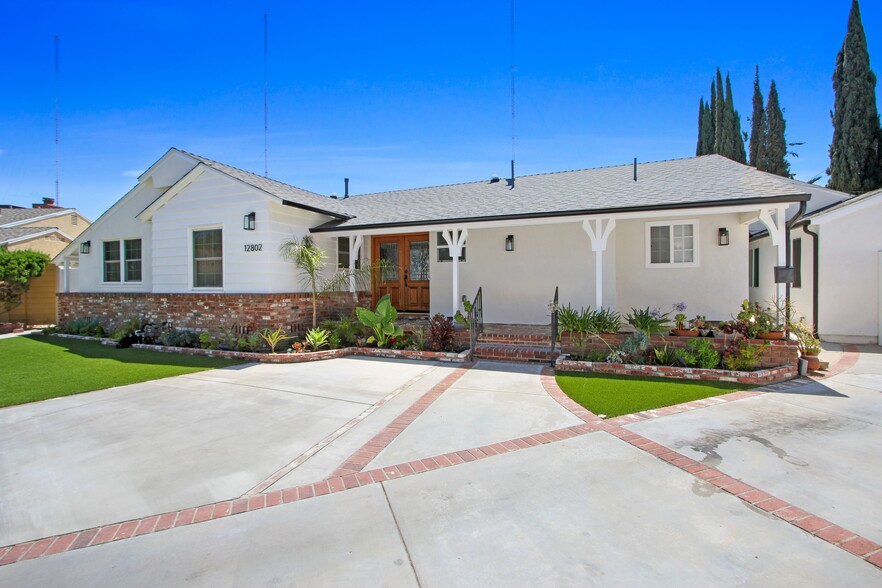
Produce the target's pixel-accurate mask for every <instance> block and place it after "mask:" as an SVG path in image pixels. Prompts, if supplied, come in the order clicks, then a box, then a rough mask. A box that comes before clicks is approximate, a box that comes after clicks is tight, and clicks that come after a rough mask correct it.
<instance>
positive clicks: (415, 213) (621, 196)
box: [314, 155, 809, 232]
mask: <svg viewBox="0 0 882 588" xmlns="http://www.w3.org/2000/svg"><path fill="white" fill-rule="evenodd" d="M808 198H809V194H808V192H807V191H806V190H805V189H803V187H802V186H798V185H794V184H792V183H790V182H788V181H785V180H784V178H781V177H778V176H775V175H772V174H768V173H765V172H761V171H758V170H756V169H755V168H752V167H749V166H746V165H743V164H740V163H737V162H735V161H732V160H730V159H726V158H725V157H722V156H720V155H704V156H701V157H690V158H687V159H674V160H668V161H658V162H652V163H642V164H639V165H638V166H637V181H636V182H635V181H634V170H633V165H620V166H613V167H605V168H596V169H586V170H578V171H568V172H557V173H549V174H538V175H532V176H520V177H517V178H516V181H515V187H514V188H509V186H508V185H507V184H506V182H505V180H502V181H499V182H495V183H491V182H489V181H483V182H472V183H466V184H452V185H448V186H435V187H431V188H417V189H413V190H397V191H392V192H381V193H377V194H366V195H361V196H353V197H351V198H349V199H347V200H342V201H341V204H343V205H344V206H345V209H346V211H347V212H348V213H349V214H351V215H353V217H354V218H351V219H349V220H345V221H332V222H329V223H326V224H325V225H322V226H320V227H317V228H316V229H314V231H316V232H322V231H339V230H343V229H355V228H379V227H393V226H399V225H400V226H406V225H429V224H439V223H444V222H477V221H483V220H507V219H513V218H534V217H535V218H542V217H555V216H569V215H578V214H597V213H614V212H625V211H643V210H646V211H651V210H664V209H672V208H699V207H709V206H727V205H739V204H754V203H774V202H781V203H789V202H799V201H802V200H807V199H808Z"/></svg>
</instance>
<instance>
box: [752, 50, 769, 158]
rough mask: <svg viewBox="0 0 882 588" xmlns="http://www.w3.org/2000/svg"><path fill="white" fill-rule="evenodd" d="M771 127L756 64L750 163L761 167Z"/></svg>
mask: <svg viewBox="0 0 882 588" xmlns="http://www.w3.org/2000/svg"><path fill="white" fill-rule="evenodd" d="M768 135H769V127H768V121H767V119H766V109H765V107H764V106H763V93H762V91H761V90H760V82H759V66H756V77H755V78H754V79H753V115H752V116H751V117H750V165H752V166H753V167H755V168H757V169H761V168H760V166H761V165H762V163H761V162H762V161H763V160H764V159H765V156H766V143H767V141H768Z"/></svg>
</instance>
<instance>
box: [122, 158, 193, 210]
mask: <svg viewBox="0 0 882 588" xmlns="http://www.w3.org/2000/svg"><path fill="white" fill-rule="evenodd" d="M206 169H209V168H208V166H207V165H205V164H204V163H201V162H200V163H198V164H196V166H195V167H194V168H193V169H191V170H190V171H188V172H187V173H185V174H184V176H183V177H182V178H181V179H180V180H178V181H177V182H176V183H175V184H174V185H173V186H172V187H171V188H169V189H168V190H166V191H165V192H163V193H162V194H161V195H160V196H159V197H158V198H157V199H156V200H154V201H153V202H151V203H150V204H148V205H147V208H145V209H144V210H142V211H141V212H139V213H138V214H137V215H135V218H136V219H138V220H139V221H142V222H147V221H149V220H152V219H153V215H154V214H156V212H157V211H158V210H159V209H160V208H162V207H163V206H165V205H166V203H168V201H169V200H171V199H172V198H174V197H175V196H177V195H178V194H180V193H181V191H182V190H183V189H184V188H186V187H187V186H189V185H190V184H192V183H193V182H195V181H196V179H197V178H198V177H199V176H201V175H202V174H203V173H205V170H206Z"/></svg>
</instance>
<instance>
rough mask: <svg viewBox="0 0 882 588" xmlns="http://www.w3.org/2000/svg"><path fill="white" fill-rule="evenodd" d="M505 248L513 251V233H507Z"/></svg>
mask: <svg viewBox="0 0 882 588" xmlns="http://www.w3.org/2000/svg"><path fill="white" fill-rule="evenodd" d="M505 250H506V251H514V235H509V236H508V237H506V238H505Z"/></svg>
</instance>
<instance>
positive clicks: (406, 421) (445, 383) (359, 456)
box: [331, 363, 474, 477]
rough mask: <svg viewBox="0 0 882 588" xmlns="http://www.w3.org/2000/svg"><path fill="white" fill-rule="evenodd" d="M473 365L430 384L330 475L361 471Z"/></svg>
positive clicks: (465, 366)
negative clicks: (408, 405) (405, 408)
mask: <svg viewBox="0 0 882 588" xmlns="http://www.w3.org/2000/svg"><path fill="white" fill-rule="evenodd" d="M473 365H474V364H473V363H469V364H465V365H463V367H460V368H457V369H456V370H454V372H453V373H451V374H448V375H447V376H446V377H445V378H444V379H443V380H441V381H440V382H438V383H437V384H435V385H434V386H432V388H431V389H430V390H429V391H428V392H426V393H425V394H423V395H422V396H421V397H420V399H419V400H417V401H416V402H414V403H413V404H412V405H411V406H410V407H408V409H407V410H405V411H404V412H403V413H401V414H400V415H398V416H397V417H396V418H395V420H393V421H392V422H391V423H389V424H388V425H386V427H385V428H383V430H382V431H380V432H379V433H377V434H376V435H374V436H373V438H371V440H370V441H368V442H367V443H365V444H364V445H363V446H362V447H360V448H359V449H358V450H357V451H355V453H353V454H352V455H350V456H349V457H348V458H347V459H346V461H344V462H343V463H342V464H341V465H340V466H339V467H338V468H337V469H336V470H334V473H333V474H331V477H334V476H345V475H347V474H357V473H358V472H360V471H362V470H363V469H364V468H365V467H367V465H368V464H369V463H370V462H371V461H372V460H373V459H374V458H375V457H377V456H378V455H379V454H380V452H381V451H383V450H384V449H385V448H386V447H388V446H389V444H390V443H392V441H394V440H395V438H396V437H398V435H400V434H401V433H402V432H403V431H404V430H405V429H406V428H407V427H409V426H410V425H411V423H413V422H414V421H415V420H416V419H417V417H418V416H420V415H421V414H423V412H425V411H426V409H427V408H429V406H431V405H432V403H433V402H435V401H436V400H438V398H440V397H441V395H442V394H444V392H446V391H447V390H448V389H449V388H450V387H451V386H453V384H454V383H456V382H457V380H459V379H460V378H461V377H463V376H464V375H465V374H466V372H468V370H469V369H471V367H472V366H473Z"/></svg>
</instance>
